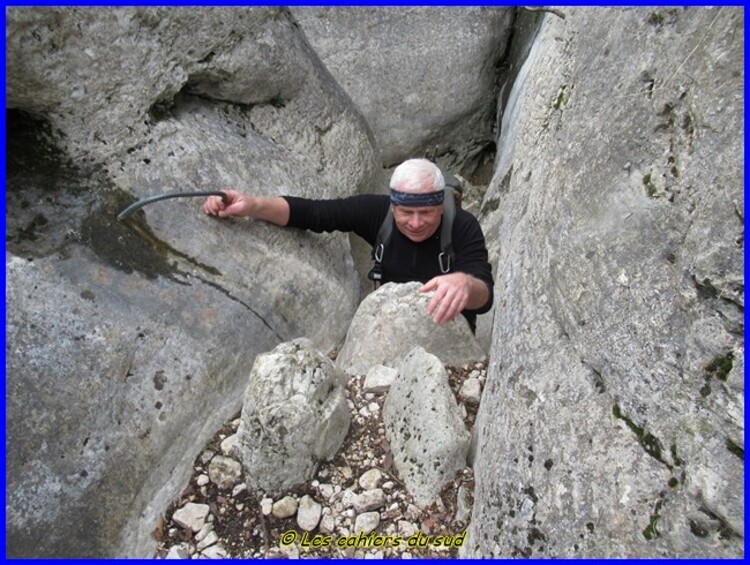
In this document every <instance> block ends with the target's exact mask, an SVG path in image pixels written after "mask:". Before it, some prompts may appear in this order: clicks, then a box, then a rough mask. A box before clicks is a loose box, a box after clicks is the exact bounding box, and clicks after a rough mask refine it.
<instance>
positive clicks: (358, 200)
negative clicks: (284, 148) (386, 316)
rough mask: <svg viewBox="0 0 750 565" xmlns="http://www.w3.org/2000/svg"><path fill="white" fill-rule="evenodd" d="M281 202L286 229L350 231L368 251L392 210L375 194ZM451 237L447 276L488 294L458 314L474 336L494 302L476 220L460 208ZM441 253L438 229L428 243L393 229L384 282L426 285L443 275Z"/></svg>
mask: <svg viewBox="0 0 750 565" xmlns="http://www.w3.org/2000/svg"><path fill="white" fill-rule="evenodd" d="M284 198H285V199H286V201H287V202H288V203H289V223H288V224H287V225H288V226H289V227H296V228H302V229H307V230H310V231H313V232H317V233H322V232H332V231H344V232H354V233H356V234H357V235H358V236H360V237H361V238H363V239H364V240H365V241H367V242H368V243H369V244H370V245H372V246H374V245H375V241H376V239H377V235H378V230H379V229H380V225H381V224H382V223H383V220H384V219H385V217H386V215H387V214H388V208H389V207H390V205H391V204H390V199H389V197H388V196H385V195H374V194H373V195H360V196H351V197H349V198H341V199H336V200H309V199H306V198H298V197H294V196H285V197H284ZM451 237H452V245H453V250H454V253H455V261H454V262H453V265H452V267H451V272H462V273H466V274H469V275H472V276H474V277H476V278H477V279H479V280H481V281H483V282H484V283H485V284H486V285H487V288H488V289H489V293H490V297H489V299H488V300H487V303H486V304H485V305H484V306H482V307H481V308H478V309H476V310H464V311H463V312H462V314H463V315H464V317H465V318H466V319H467V321H468V322H469V325H470V326H471V329H472V331H474V329H475V328H476V318H477V314H483V313H485V312H487V311H488V310H489V309H490V308H491V307H492V301H493V291H492V289H493V286H494V281H493V279H492V268H491V267H490V264H489V262H488V260H487V247H486V245H485V242H484V234H483V233H482V229H481V228H480V227H479V222H478V221H477V219H476V218H475V217H474V216H472V215H471V214H469V213H468V212H466V211H465V210H462V209H460V208H458V209H456V217H455V218H454V220H453V229H452V235H451ZM440 251H441V249H440V228H438V229H437V231H436V232H435V235H433V236H432V237H431V238H429V239H427V240H425V241H422V242H420V243H415V242H413V241H411V240H410V239H409V238H408V237H406V236H405V235H404V234H402V233H401V232H400V231H399V230H398V229H397V228H396V226H395V225H394V229H393V231H392V234H391V238H390V241H389V242H388V244H387V245H386V246H385V252H384V255H383V261H382V269H383V279H382V282H384V283H386V282H396V283H403V282H412V281H419V282H421V283H426V282H427V281H429V280H430V279H432V278H433V277H436V276H438V275H441V274H442V273H441V272H440V265H439V263H438V255H439V254H440Z"/></svg>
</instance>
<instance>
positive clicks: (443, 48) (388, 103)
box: [292, 7, 514, 166]
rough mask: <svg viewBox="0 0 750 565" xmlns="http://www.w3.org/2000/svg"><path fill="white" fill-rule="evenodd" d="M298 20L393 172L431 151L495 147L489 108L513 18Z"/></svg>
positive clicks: (411, 14) (405, 15)
mask: <svg viewBox="0 0 750 565" xmlns="http://www.w3.org/2000/svg"><path fill="white" fill-rule="evenodd" d="M292 14H293V15H294V17H295V19H297V21H299V22H300V25H301V26H302V30H303V32H304V33H305V35H306V36H307V38H308V39H309V41H310V43H311V45H312V46H313V48H314V49H315V51H316V53H318V55H320V58H321V59H322V61H323V63H324V64H325V65H326V67H327V68H328V70H329V71H330V72H331V74H332V75H333V76H334V77H335V78H336V80H337V81H338V83H339V84H340V85H341V86H342V87H343V88H344V90H346V92H347V94H348V95H349V96H350V97H351V98H352V100H353V101H354V103H355V104H356V105H357V107H358V108H359V109H360V110H361V111H362V114H363V115H364V116H365V119H366V120H367V122H368V124H370V127H371V128H372V130H373V133H374V135H375V139H376V142H377V145H378V148H379V149H380V151H381V153H382V155H383V161H384V163H385V164H386V165H387V166H390V165H392V164H398V163H399V162H400V161H402V160H404V159H406V158H408V157H412V156H414V155H417V154H424V152H425V151H426V150H430V151H433V152H436V153H438V154H444V153H446V152H451V153H453V154H454V156H455V154H457V153H458V154H462V155H466V153H469V155H471V150H473V151H474V153H476V152H478V151H479V150H481V149H482V147H483V146H484V145H486V144H487V143H489V142H491V141H493V139H492V129H491V128H492V120H493V116H492V111H493V108H492V106H490V105H488V104H487V100H491V99H492V97H493V95H494V88H495V66H496V65H497V63H498V62H499V60H500V57H501V56H502V55H503V53H504V51H505V49H506V45H507V43H508V39H509V37H510V33H511V25H512V22H513V14H514V10H513V9H508V8H459V7H453V8H447V9H445V8H443V9H435V8H429V9H425V8H398V9H387V8H348V9H345V10H342V9H337V8H318V9H310V8H298V9H292ZM436 148H437V149H436ZM459 149H460V150H459ZM467 149H470V150H469V151H466V150H467Z"/></svg>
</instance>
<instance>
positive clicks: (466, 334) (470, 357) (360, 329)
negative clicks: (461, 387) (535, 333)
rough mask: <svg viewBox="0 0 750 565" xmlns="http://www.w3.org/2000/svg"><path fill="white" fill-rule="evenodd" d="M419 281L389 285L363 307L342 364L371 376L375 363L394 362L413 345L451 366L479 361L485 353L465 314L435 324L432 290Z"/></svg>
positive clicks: (342, 353) (341, 357)
mask: <svg viewBox="0 0 750 565" xmlns="http://www.w3.org/2000/svg"><path fill="white" fill-rule="evenodd" d="M421 286H422V285H421V284H420V283H405V284H396V283H387V284H384V285H383V286H381V287H380V288H378V290H377V291H375V292H373V293H372V294H370V295H368V296H367V297H366V298H365V299H364V300H363V301H362V303H361V304H360V305H359V308H358V309H357V312H356V314H355V315H354V318H353V319H352V322H351V325H350V326H349V330H348V331H347V334H346V341H345V342H344V345H343V347H342V348H341V351H340V352H339V355H338V357H337V359H336V363H337V364H338V365H339V367H341V368H343V369H344V370H345V371H346V372H347V373H349V374H351V375H363V374H366V373H367V372H368V371H369V370H370V369H371V368H372V367H373V366H375V365H394V364H395V363H397V362H398V361H399V360H401V359H402V358H403V357H404V356H405V355H406V354H407V353H409V352H410V351H411V350H412V349H413V348H414V347H416V346H421V347H423V348H424V349H426V350H427V351H428V352H430V353H433V354H434V355H437V356H438V357H439V358H440V360H441V361H442V362H443V363H444V364H446V365H462V364H464V363H468V362H470V361H471V362H473V361H479V360H482V359H484V358H485V356H486V354H485V353H484V351H483V350H482V348H481V347H480V345H479V343H477V341H476V338H475V337H474V336H473V335H472V333H471V330H470V329H469V324H468V323H467V322H466V320H465V319H464V318H463V316H457V317H456V319H454V320H453V321H452V322H449V323H447V324H441V325H438V324H435V323H434V322H433V321H432V319H431V318H430V317H429V316H428V315H427V304H428V303H429V300H430V296H431V295H432V294H431V293H428V294H424V293H420V292H418V289H419V288H420V287H421Z"/></svg>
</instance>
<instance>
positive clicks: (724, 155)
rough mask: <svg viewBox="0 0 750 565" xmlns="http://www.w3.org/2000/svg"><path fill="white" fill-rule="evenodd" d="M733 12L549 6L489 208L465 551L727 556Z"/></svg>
mask: <svg viewBox="0 0 750 565" xmlns="http://www.w3.org/2000/svg"><path fill="white" fill-rule="evenodd" d="M561 15H562V16H564V18H563V17H560V16H561ZM743 23H744V22H743V11H742V10H741V9H734V8H720V9H693V8H690V9H675V8H652V9H645V10H644V9H630V10H624V9H608V10H602V9H598V8H597V9H567V10H562V12H559V11H555V13H546V14H545V16H544V18H543V20H542V24H541V28H540V29H539V31H538V35H537V36H536V40H535V42H534V43H533V45H532V46H531V48H530V51H529V55H528V58H527V59H526V60H525V63H524V64H523V68H521V69H520V71H519V73H518V79H517V80H516V82H515V84H514V85H513V91H512V93H511V94H510V97H509V104H508V106H507V107H506V108H505V110H504V117H503V123H502V130H501V136H500V140H499V143H498V146H499V147H500V148H502V153H501V154H500V155H499V156H498V162H497V170H496V175H495V177H494V179H493V182H492V185H491V186H490V189H489V191H488V193H487V196H486V199H485V202H484V208H485V211H486V214H485V215H484V217H483V226H484V228H485V233H486V235H487V239H488V241H491V242H494V245H495V246H496V251H497V253H498V256H499V260H498V272H497V276H496V281H497V283H496V284H497V287H496V289H495V294H496V296H498V297H501V298H500V299H499V300H498V304H497V307H496V313H495V321H494V332H493V336H492V349H491V352H490V358H491V364H490V368H489V372H488V377H487V383H486V388H485V391H484V397H483V401H482V405H481V408H480V410H479V414H478V418H477V423H476V429H477V430H478V452H477V456H476V461H475V476H476V492H475V500H476V502H475V507H474V512H473V516H472V524H471V529H470V534H469V538H468V539H467V544H466V547H465V555H467V556H483V557H491V556H498V557H500V556H501V557H510V556H535V557H545V556H554V557H615V556H617V557H646V556H649V557H674V556H680V557H740V556H742V555H743V542H744V487H743V475H744V473H743V471H744V420H743V413H744V383H743V370H744V337H743V330H744V321H743V309H744V279H743V251H744V235H743V234H744V225H743V224H744V211H743V210H744V200H743V183H742V178H743V164H742V158H741V155H742V154H743V138H742V135H741V132H742V127H743V108H744V94H743V45H744V42H743V37H744V36H743ZM493 209H495V211H494V212H493V211H492V210H493Z"/></svg>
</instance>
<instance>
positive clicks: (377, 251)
mask: <svg viewBox="0 0 750 565" xmlns="http://www.w3.org/2000/svg"><path fill="white" fill-rule="evenodd" d="M392 232H393V212H392V211H391V207H390V206H388V212H387V213H386V215H385V218H384V219H383V223H382V224H380V228H379V229H378V235H377V236H375V245H374V246H373V248H372V258H373V260H374V261H375V263H374V264H373V266H372V269H370V272H369V273H368V274H367V278H368V279H370V280H371V281H372V282H373V283H375V287H376V288H377V285H378V284H380V281H381V280H382V279H383V267H382V265H381V263H382V261H383V253H384V252H385V246H386V245H388V241H389V240H390V239H391V233H392Z"/></svg>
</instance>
